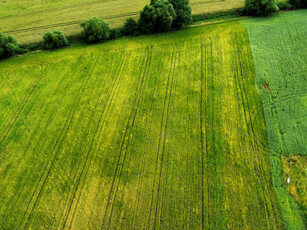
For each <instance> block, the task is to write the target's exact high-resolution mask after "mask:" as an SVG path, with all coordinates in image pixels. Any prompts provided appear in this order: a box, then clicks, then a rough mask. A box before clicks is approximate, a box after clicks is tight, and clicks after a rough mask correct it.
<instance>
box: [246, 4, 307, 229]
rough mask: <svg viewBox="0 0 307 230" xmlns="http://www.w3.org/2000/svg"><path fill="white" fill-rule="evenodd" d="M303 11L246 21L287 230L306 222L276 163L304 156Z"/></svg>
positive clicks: (306, 71) (306, 75)
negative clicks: (284, 158) (288, 191)
mask: <svg viewBox="0 0 307 230" xmlns="http://www.w3.org/2000/svg"><path fill="white" fill-rule="evenodd" d="M306 15H307V14H306V10H300V11H296V12H289V13H286V14H282V15H276V16H275V17H272V18H271V19H269V20H264V19H258V20H246V21H244V25H245V26H246V27H247V29H248V32H249V38H250V42H251V49H252V53H253V58H254V61H255V68H256V84H257V87H258V90H259V92H260V96H261V99H262V102H263V107H264V113H265V119H266V125H267V129H268V141H269V148H270V155H271V166H272V174H273V186H274V188H275V192H276V194H277V197H278V201H279V205H280V208H281V210H282V216H283V219H284V222H285V226H286V228H287V229H305V228H306V226H307V222H306V219H307V217H304V216H303V212H302V210H300V208H299V206H298V205H297V204H296V203H295V201H294V199H293V198H292V197H291V196H290V195H289V194H288V193H287V191H286V188H285V182H284V180H283V168H282V162H281V157H282V156H283V155H286V156H288V155H290V156H292V155H306V154H307V145H306V140H307V119H306V117H307V104H306V102H307V96H306V92H307V84H306V82H307V81H306V80H307V67H306V63H307V48H306V47H307V41H306V37H307V24H306V20H307V17H306Z"/></svg>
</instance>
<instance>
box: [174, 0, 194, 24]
mask: <svg viewBox="0 0 307 230" xmlns="http://www.w3.org/2000/svg"><path fill="white" fill-rule="evenodd" d="M169 2H170V3H171V4H172V5H173V7H174V10H175V12H176V16H177V17H176V18H175V20H174V21H173V27H175V28H181V27H183V26H188V25H191V24H192V22H193V19H192V10H191V7H190V4H189V0H169Z"/></svg>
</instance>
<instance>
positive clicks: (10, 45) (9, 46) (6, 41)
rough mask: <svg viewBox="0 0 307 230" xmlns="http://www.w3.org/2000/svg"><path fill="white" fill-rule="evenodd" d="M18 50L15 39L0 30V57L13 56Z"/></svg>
mask: <svg viewBox="0 0 307 230" xmlns="http://www.w3.org/2000/svg"><path fill="white" fill-rule="evenodd" d="M19 51H20V48H19V46H18V44H17V41H16V39H15V38H14V37H12V36H8V35H6V34H5V33H2V32H0V59H3V58H7V57H10V56H13V55H15V54H16V53H18V52H19Z"/></svg>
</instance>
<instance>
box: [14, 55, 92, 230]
mask: <svg viewBox="0 0 307 230" xmlns="http://www.w3.org/2000/svg"><path fill="white" fill-rule="evenodd" d="M96 61H97V58H96V59H95V60H93V61H92V66H91V69H90V71H89V73H88V74H87V75H88V76H87V77H86V78H85V79H84V81H83V82H82V85H81V86H80V90H81V93H80V94H78V95H76V97H75V99H74V103H73V105H72V108H71V110H70V111H69V115H68V116H67V119H66V121H65V124H64V126H63V128H62V130H61V132H60V134H59V136H58V138H57V140H56V142H55V145H54V147H53V148H52V151H51V153H52V152H54V151H55V153H54V154H53V156H52V159H49V160H48V162H47V164H46V166H45V168H44V170H43V173H42V174H41V177H40V179H39V181H38V182H37V186H36V188H35V190H34V192H33V194H32V196H31V199H30V202H29V203H28V205H27V208H26V210H25V212H24V215H23V218H22V219H24V218H25V220H24V221H23V220H21V222H20V223H19V225H18V229H21V228H23V229H25V228H26V226H27V223H28V221H29V219H30V217H31V215H32V212H33V210H34V209H35V206H36V204H37V202H38V200H39V197H40V195H41V193H42V191H43V188H44V186H45V183H46V181H47V179H48V176H49V174H50V172H51V169H52V168H53V165H54V162H55V161H56V159H57V155H58V152H59V150H60V148H61V146H62V143H63V141H64V139H65V137H66V134H67V132H68V130H69V128H70V125H71V123H72V120H73V118H74V115H75V112H76V109H77V106H78V104H79V101H80V99H81V97H82V94H83V92H84V90H85V86H86V84H87V82H88V80H89V78H90V77H91V74H92V71H93V68H94V66H95V64H96ZM57 147H58V148H57ZM56 149H57V150H56ZM41 181H42V185H41V186H39V185H40V184H41V183H40V182H41ZM39 187H40V188H39ZM36 191H38V192H36ZM36 193H37V196H36V199H35V198H34V197H35V194H36ZM34 199H35V200H34ZM32 202H33V205H31V203H32ZM30 206H32V207H30ZM29 209H30V211H28V210H29ZM27 214H28V215H27ZM26 216H27V217H26ZM22 226H23V227H22Z"/></svg>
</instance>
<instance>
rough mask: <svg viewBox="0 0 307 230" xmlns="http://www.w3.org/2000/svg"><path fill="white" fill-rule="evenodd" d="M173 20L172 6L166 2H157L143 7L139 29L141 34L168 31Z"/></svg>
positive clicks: (174, 15)
mask: <svg viewBox="0 0 307 230" xmlns="http://www.w3.org/2000/svg"><path fill="white" fill-rule="evenodd" d="M175 18H176V12H175V10H174V8H173V5H172V4H170V3H169V1H167V0H157V1H155V2H154V3H153V4H150V5H146V6H145V7H144V9H143V11H142V12H141V14H140V20H139V27H140V29H141V31H142V32H143V33H151V32H163V31H169V30H170V29H171V26H172V24H173V21H174V19H175Z"/></svg>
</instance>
